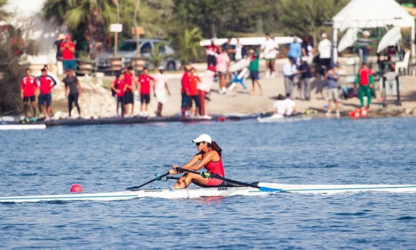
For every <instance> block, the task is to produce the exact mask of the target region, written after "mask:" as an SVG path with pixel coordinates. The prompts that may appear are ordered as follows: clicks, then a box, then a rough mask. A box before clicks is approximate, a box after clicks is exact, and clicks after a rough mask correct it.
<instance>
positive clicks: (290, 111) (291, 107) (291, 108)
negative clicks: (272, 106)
mask: <svg viewBox="0 0 416 250" xmlns="http://www.w3.org/2000/svg"><path fill="white" fill-rule="evenodd" d="M284 103H285V115H294V114H295V113H296V104H295V102H294V101H293V100H292V99H290V95H289V94H287V95H286V99H285V100H284Z"/></svg>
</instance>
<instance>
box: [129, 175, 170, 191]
mask: <svg viewBox="0 0 416 250" xmlns="http://www.w3.org/2000/svg"><path fill="white" fill-rule="evenodd" d="M167 175H169V172H167V173H166V174H162V175H160V174H157V175H156V177H155V178H154V179H152V180H150V181H148V182H146V183H143V184H142V185H139V186H134V187H129V188H127V190H136V189H139V188H141V187H144V186H146V185H147V184H150V183H152V182H154V181H158V180H160V179H162V178H163V177H165V176H167Z"/></svg>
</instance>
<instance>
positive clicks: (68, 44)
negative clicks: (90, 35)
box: [61, 35, 76, 71]
mask: <svg viewBox="0 0 416 250" xmlns="http://www.w3.org/2000/svg"><path fill="white" fill-rule="evenodd" d="M61 53H62V63H63V66H64V70H65V71H66V70H67V69H73V70H75V65H76V62H75V44H74V43H73V42H72V41H71V36H70V35H66V37H65V41H63V42H62V43H61Z"/></svg>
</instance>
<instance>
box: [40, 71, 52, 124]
mask: <svg viewBox="0 0 416 250" xmlns="http://www.w3.org/2000/svg"><path fill="white" fill-rule="evenodd" d="M41 72H42V75H41V76H39V77H38V78H37V79H36V82H37V84H38V86H39V90H40V94H39V97H38V105H39V110H42V112H43V115H44V117H45V121H49V119H50V118H49V113H48V109H49V107H50V106H51V104H52V96H51V90H52V88H53V87H54V86H55V85H56V82H55V80H54V79H53V78H52V77H50V76H48V74H47V72H46V69H42V70H41Z"/></svg>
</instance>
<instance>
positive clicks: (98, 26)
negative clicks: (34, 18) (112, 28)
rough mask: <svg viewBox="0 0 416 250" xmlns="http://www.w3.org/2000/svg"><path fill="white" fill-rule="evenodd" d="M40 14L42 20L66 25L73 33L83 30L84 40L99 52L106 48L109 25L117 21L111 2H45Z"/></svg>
mask: <svg viewBox="0 0 416 250" xmlns="http://www.w3.org/2000/svg"><path fill="white" fill-rule="evenodd" d="M127 2H132V1H131V0H128V1H127ZM42 13H43V17H44V19H46V20H54V21H55V22H57V23H58V24H60V25H62V24H66V25H68V27H69V28H70V29H71V30H73V31H76V30H79V29H82V30H85V32H84V37H85V39H86V40H87V41H89V42H90V43H95V44H96V46H97V50H98V51H100V50H101V49H104V48H105V47H106V39H107V36H106V30H107V28H108V26H109V24H110V23H115V22H116V20H117V5H116V3H115V2H114V1H112V0H100V1H97V0H67V1H61V0H47V1H46V2H45V4H44V6H43V9H42Z"/></svg>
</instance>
